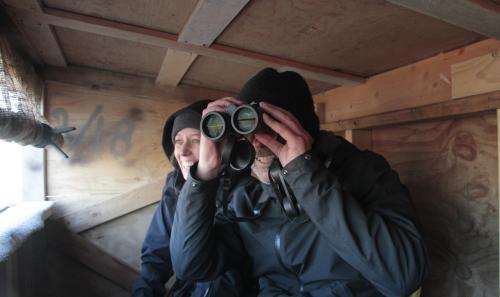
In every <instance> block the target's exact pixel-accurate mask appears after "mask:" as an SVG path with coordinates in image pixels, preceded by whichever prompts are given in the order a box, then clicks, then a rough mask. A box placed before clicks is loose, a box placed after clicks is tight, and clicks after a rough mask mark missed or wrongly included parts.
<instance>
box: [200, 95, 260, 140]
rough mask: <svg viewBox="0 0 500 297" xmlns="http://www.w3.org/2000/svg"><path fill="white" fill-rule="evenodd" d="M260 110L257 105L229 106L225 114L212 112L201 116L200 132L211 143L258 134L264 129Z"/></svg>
mask: <svg viewBox="0 0 500 297" xmlns="http://www.w3.org/2000/svg"><path fill="white" fill-rule="evenodd" d="M264 127H265V125H264V121H263V120H262V110H261V109H260V107H259V105H258V103H255V102H252V103H250V104H244V105H238V106H236V105H229V106H228V107H226V110H225V112H217V111H212V112H209V113H207V114H206V115H204V116H203V118H202V119H201V123H200V130H201V133H203V135H205V136H206V137H207V138H208V139H210V140H212V141H216V142H218V141H221V140H222V139H224V138H225V137H226V136H228V135H231V134H233V135H234V134H236V135H240V136H245V135H249V134H252V133H255V132H260V131H262V130H263V129H264Z"/></svg>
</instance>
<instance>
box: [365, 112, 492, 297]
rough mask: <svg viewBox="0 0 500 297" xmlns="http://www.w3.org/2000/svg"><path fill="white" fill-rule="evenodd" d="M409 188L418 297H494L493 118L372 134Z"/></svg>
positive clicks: (401, 128) (478, 118)
mask: <svg viewBox="0 0 500 297" xmlns="http://www.w3.org/2000/svg"><path fill="white" fill-rule="evenodd" d="M372 137H373V138H372V140H373V150H374V151H376V152H378V153H381V154H383V155H384V156H385V157H386V158H387V159H388V160H389V162H390V163H391V165H392V166H393V167H394V168H395V169H396V170H397V171H398V172H399V175H400V178H401V179H402V181H403V182H404V183H405V184H406V185H407V186H408V187H409V189H410V192H411V193H412V196H413V200H414V203H415V205H416V208H417V212H418V216H419V218H420V220H421V223H422V225H423V228H424V231H425V236H426V240H427V244H428V247H429V251H430V255H431V261H432V272H431V274H430V276H429V278H428V279H427V281H426V282H425V284H424V287H423V296H426V297H432V296H449V297H456V296H464V297H465V296H467V297H469V296H498V295H499V292H498V287H499V279H498V272H499V271H498V263H499V256H498V243H499V241H498V238H499V236H498V233H499V227H498V226H499V222H498V154H497V119H496V114H495V113H493V114H487V115H483V116H474V117H468V118H463V119H457V120H447V121H436V122H429V123H419V124H412V125H403V126H397V127H393V128H383V129H382V128H381V129H374V130H372Z"/></svg>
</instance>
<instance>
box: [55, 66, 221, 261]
mask: <svg viewBox="0 0 500 297" xmlns="http://www.w3.org/2000/svg"><path fill="white" fill-rule="evenodd" d="M72 71H73V72H72ZM75 71H76V72H75ZM77 72H78V73H77ZM46 78H48V81H47V100H46V116H47V118H48V120H49V121H50V123H51V124H52V125H53V126H55V127H61V126H74V127H76V128H77V130H76V131H74V132H71V133H69V134H67V135H66V137H65V141H66V142H65V145H64V150H65V152H66V153H67V154H68V155H69V156H70V158H69V159H65V158H64V157H63V156H62V155H60V154H59V153H58V152H57V151H55V150H54V149H49V150H48V151H47V199H48V200H51V201H55V209H54V214H53V217H52V219H55V220H59V221H60V222H62V223H66V224H67V225H68V226H69V228H70V230H72V231H73V232H79V233H81V235H82V236H83V237H85V238H86V239H88V240H90V241H91V242H93V243H94V244H96V245H97V246H99V247H100V248H101V249H102V250H104V251H105V252H107V253H108V254H109V255H113V256H114V257H116V258H117V259H118V260H121V262H124V263H126V264H128V265H129V266H130V267H131V268H133V269H135V270H137V271H138V270H139V269H140V246H141V243H142V240H143V239H144V235H145V232H146V229H147V227H148V225H149V222H150V220H151V218H152V214H153V211H154V209H155V207H156V204H155V202H157V201H159V200H160V198H161V190H162V188H163V184H164V181H165V178H166V175H167V173H168V172H169V171H171V165H170V163H169V162H168V161H167V159H166V156H165V153H164V151H163V148H162V144H161V141H162V134H163V126H164V124H165V121H166V119H167V118H168V117H169V116H170V115H171V114H172V113H173V112H175V111H177V110H179V109H180V108H182V107H184V106H185V105H187V104H189V103H190V102H192V101H195V100H197V99H200V98H213V99H216V98H219V97H217V96H221V97H222V96H223V95H227V93H223V92H218V91H216V90H207V89H199V88H187V87H181V88H178V89H175V90H174V89H161V88H156V86H155V85H154V82H151V81H149V80H148V79H144V78H138V77H131V76H124V75H120V74H113V73H110V72H106V73H104V72H102V71H93V70H89V69H69V70H58V69H51V71H49V72H47V73H46ZM56 240H57V239H56Z"/></svg>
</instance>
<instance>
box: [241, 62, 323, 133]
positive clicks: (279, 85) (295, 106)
mask: <svg viewBox="0 0 500 297" xmlns="http://www.w3.org/2000/svg"><path fill="white" fill-rule="evenodd" d="M238 98H239V99H240V100H241V101H243V102H246V103H250V102H252V101H256V102H260V101H265V102H268V103H271V104H273V105H276V106H279V107H281V108H283V109H285V110H287V111H289V112H291V113H292V114H293V115H294V116H295V117H296V118H297V120H299V122H300V123H301V124H302V127H304V129H306V130H307V132H309V134H311V136H312V137H314V138H316V137H317V136H318V133H319V119H318V116H317V115H316V112H315V111H314V101H313V98H312V95H311V91H309V87H308V86H307V83H306V81H305V80H304V78H303V77H302V76H301V75H300V74H298V73H296V72H293V71H286V72H282V73H279V72H277V71H276V70H275V69H272V68H266V69H264V70H262V71H260V72H259V73H257V74H256V75H255V76H254V77H252V78H251V79H250V80H248V81H247V82H246V84H245V85H244V86H243V88H242V89H241V91H240V94H239V96H238Z"/></svg>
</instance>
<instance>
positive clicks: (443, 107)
mask: <svg viewBox="0 0 500 297" xmlns="http://www.w3.org/2000/svg"><path fill="white" fill-rule="evenodd" d="M498 108H500V91H496V92H491V93H487V94H481V95H474V96H469V97H465V98H462V99H457V100H453V101H447V102H442V103H436V104H432V105H428V106H421V107H415V108H409V109H405V110H401V111H395V112H388V113H383V114H378V115H372V116H367V117H362V118H356V119H350V120H342V121H337V122H331V123H327V124H323V125H321V128H322V129H324V130H330V131H344V130H350V129H365V128H374V127H381V126H390V125H401V124H406V123H412V122H419V121H427V120H435V119H446V118H452V117H459V116H464V115H469V114H474V113H481V112H487V111H492V110H495V109H498Z"/></svg>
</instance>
